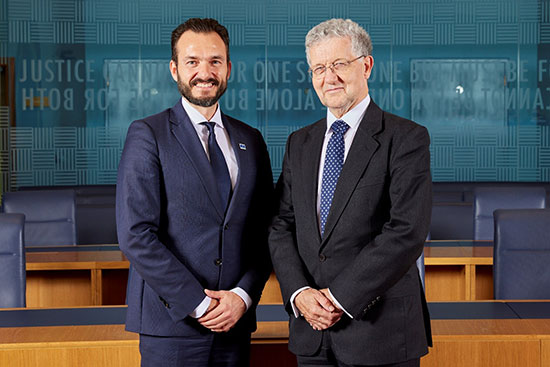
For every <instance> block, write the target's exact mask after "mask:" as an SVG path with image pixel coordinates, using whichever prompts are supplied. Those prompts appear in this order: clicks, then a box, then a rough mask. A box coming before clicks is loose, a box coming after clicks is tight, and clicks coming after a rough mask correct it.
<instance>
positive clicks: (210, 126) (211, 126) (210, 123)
mask: <svg viewBox="0 0 550 367" xmlns="http://www.w3.org/2000/svg"><path fill="white" fill-rule="evenodd" d="M201 124H202V125H205V126H206V127H207V128H208V132H209V133H210V134H212V133H214V126H216V123H215V122H214V121H204V122H201Z"/></svg>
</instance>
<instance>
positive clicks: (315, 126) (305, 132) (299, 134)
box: [290, 118, 326, 140]
mask: <svg viewBox="0 0 550 367" xmlns="http://www.w3.org/2000/svg"><path fill="white" fill-rule="evenodd" d="M325 128H326V118H322V119H320V120H317V121H315V122H314V123H312V124H309V125H306V126H304V127H301V128H299V129H298V130H295V131H293V132H292V133H291V134H290V136H291V137H292V138H294V139H298V140H302V139H306V138H307V137H308V136H309V135H310V133H312V132H314V131H319V132H320V131H321V130H322V131H323V132H324V131H325Z"/></svg>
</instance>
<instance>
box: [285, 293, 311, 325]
mask: <svg viewBox="0 0 550 367" xmlns="http://www.w3.org/2000/svg"><path fill="white" fill-rule="evenodd" d="M309 288H311V287H309V286H306V287H302V288H300V289H298V290H297V291H296V292H294V293H292V296H291V297H290V306H291V307H292V312H294V317H296V318H298V317H300V316H301V315H300V310H298V307H296V305H295V304H294V299H295V298H296V296H297V295H298V294H299V293H300V292H301V291H304V290H306V289H309Z"/></svg>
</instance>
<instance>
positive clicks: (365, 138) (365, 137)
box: [269, 101, 432, 364]
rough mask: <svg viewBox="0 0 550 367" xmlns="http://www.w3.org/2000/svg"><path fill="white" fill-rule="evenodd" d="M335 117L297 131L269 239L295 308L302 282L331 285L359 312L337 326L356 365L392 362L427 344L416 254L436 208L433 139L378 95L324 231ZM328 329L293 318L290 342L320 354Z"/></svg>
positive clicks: (340, 347)
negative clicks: (321, 210) (322, 177)
mask: <svg viewBox="0 0 550 367" xmlns="http://www.w3.org/2000/svg"><path fill="white" fill-rule="evenodd" d="M325 131H326V119H322V120H320V121H318V122H316V123H314V124H313V125H309V126H307V127H305V128H303V129H300V130H298V131H296V132H294V133H293V134H291V136H290V137H289V138H288V141H287V146H286V153H285V157H284V162H283V171H282V174H281V177H280V178H279V182H278V184H277V190H278V194H279V200H280V202H279V208H278V214H277V216H276V217H275V218H274V220H273V222H272V226H271V230H270V237H269V246H270V251H271V257H272V261H273V265H274V267H275V272H276V274H277V278H278V279H279V282H280V285H281V290H282V294H283V299H284V302H285V306H286V308H287V311H288V312H289V313H291V309H290V304H289V299H290V297H291V295H292V294H293V293H294V292H295V291H296V290H298V289H299V288H301V287H304V286H311V287H313V288H317V289H320V288H327V287H328V288H329V289H330V290H331V292H332V294H333V295H334V297H335V298H336V299H337V300H338V301H339V303H340V304H341V305H342V306H343V307H344V308H345V309H346V310H347V311H348V312H349V313H350V314H351V315H352V316H353V319H351V318H349V317H347V316H344V317H343V318H342V319H341V320H340V321H339V322H338V323H337V324H336V325H334V326H333V327H332V328H330V329H329V330H330V331H329V332H330V336H331V340H332V343H333V348H334V352H335V354H336V356H337V358H338V359H339V360H341V361H342V362H344V363H347V364H387V363H396V362H399V361H405V360H409V359H412V358H416V357H419V356H422V355H424V354H426V353H427V345H428V344H430V343H431V331H430V320H429V315H428V312H427V307H426V301H425V297H424V291H423V289H422V286H421V283H420V279H419V275H418V270H417V268H416V265H415V260H416V259H417V258H418V257H419V256H420V254H421V252H422V248H423V245H424V240H425V238H426V235H427V233H428V227H429V223H430V215H431V198H432V192H431V187H432V183H431V182H432V181H431V175H430V153H429V144H430V139H429V136H428V133H427V131H426V129H425V128H424V127H421V126H419V125H417V124H415V123H414V122H412V121H409V120H406V119H403V118H400V117H398V116H395V115H392V114H389V113H386V112H384V111H382V110H381V109H380V108H379V107H378V106H377V105H376V104H375V103H374V102H372V101H371V102H370V104H369V107H368V109H367V111H366V113H365V116H364V118H363V120H362V121H361V123H360V125H359V128H358V130H357V133H356V135H355V138H354V140H353V143H352V145H351V148H350V150H349V153H348V156H347V158H346V161H345V164H344V166H343V168H342V172H341V175H340V178H339V180H338V184H337V186H336V191H335V194H334V198H333V201H332V207H331V210H330V213H329V216H328V219H327V223H326V227H325V235H324V237H323V238H321V236H320V233H319V226H318V220H317V211H316V205H317V204H316V203H317V184H318V182H317V181H318V172H319V160H320V156H321V147H322V144H323V139H324V135H325ZM320 343H321V332H319V331H314V330H313V329H312V328H311V327H310V325H309V324H308V323H307V322H306V321H305V320H304V318H303V317H300V318H298V319H296V318H295V317H294V316H293V315H292V316H291V317H290V341H289V348H290V350H291V351H292V352H294V353H296V354H299V355H312V354H314V353H315V352H316V351H317V349H318V347H319V346H320Z"/></svg>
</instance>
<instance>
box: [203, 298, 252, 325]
mask: <svg viewBox="0 0 550 367" xmlns="http://www.w3.org/2000/svg"><path fill="white" fill-rule="evenodd" d="M204 293H205V294H206V295H207V296H208V297H210V298H212V300H211V301H210V305H209V306H208V309H207V310H206V312H205V314H204V315H203V316H202V317H200V318H199V319H198V321H199V323H200V324H201V325H202V326H204V327H205V328H208V329H210V330H212V331H213V332H216V333H219V332H225V331H229V329H231V328H232V327H233V326H235V324H236V323H237V321H239V319H240V318H241V317H242V316H243V315H244V313H245V312H246V304H245V303H244V301H243V299H242V298H241V297H239V296H238V295H237V294H236V293H234V292H230V291H211V290H209V289H205V290H204Z"/></svg>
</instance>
